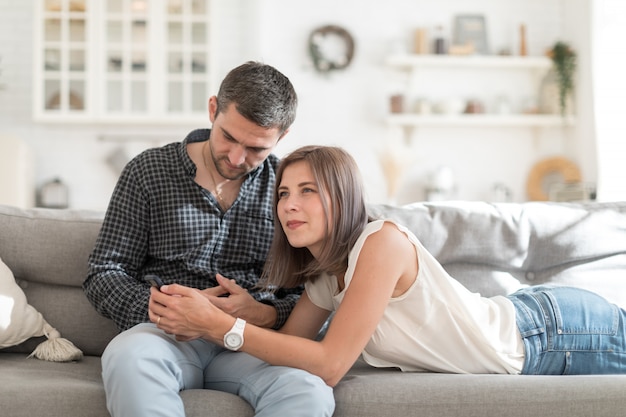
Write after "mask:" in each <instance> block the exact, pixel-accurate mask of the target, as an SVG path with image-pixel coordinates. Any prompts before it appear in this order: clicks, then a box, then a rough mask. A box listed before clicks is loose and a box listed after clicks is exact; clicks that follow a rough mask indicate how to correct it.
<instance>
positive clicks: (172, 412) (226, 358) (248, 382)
mask: <svg viewBox="0 0 626 417" xmlns="http://www.w3.org/2000/svg"><path fill="white" fill-rule="evenodd" d="M102 378H103V380H104V388H105V391H106V397H107V408H108V410H109V412H110V413H111V415H112V416H114V417H120V416H128V417H148V416H150V417H157V416H163V417H173V416H184V415H185V410H184V406H183V402H182V400H181V398H180V395H179V392H180V391H181V390H186V389H203V388H204V389H213V390H219V391H224V392H229V393H232V394H235V395H238V396H240V397H241V398H243V399H244V400H246V401H247V402H248V403H249V404H250V405H251V406H252V408H254V410H255V413H256V414H255V415H256V416H272V417H274V416H329V417H330V416H331V415H332V414H333V411H334V408H335V400H334V397H333V391H332V389H331V388H330V387H329V386H328V385H326V384H325V383H324V381H323V380H322V379H321V378H319V377H317V376H315V375H312V374H310V373H308V372H306V371H303V370H300V369H294V368H288V367H282V366H271V365H268V364H267V363H265V362H263V361H261V360H259V359H257V358H255V357H253V356H250V355H248V354H246V353H243V352H231V351H229V350H225V349H224V348H222V347H220V346H217V345H214V344H212V343H209V342H207V341H204V340H193V341H191V342H178V341H176V339H175V338H174V337H173V336H170V335H167V334H165V333H164V332H163V331H161V330H159V329H157V328H156V326H155V325H154V324H152V323H143V324H139V325H137V326H135V327H133V328H131V329H129V330H126V331H125V332H122V333H120V334H119V335H117V336H116V337H115V338H114V339H113V340H112V341H111V343H110V344H109V345H108V346H107V348H106V350H105V351H104V354H103V355H102ZM207 407H211V404H207Z"/></svg>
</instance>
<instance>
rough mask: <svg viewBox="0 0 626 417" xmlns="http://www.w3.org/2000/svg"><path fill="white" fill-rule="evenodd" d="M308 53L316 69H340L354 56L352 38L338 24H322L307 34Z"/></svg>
mask: <svg viewBox="0 0 626 417" xmlns="http://www.w3.org/2000/svg"><path fill="white" fill-rule="evenodd" d="M309 53H310V54H311V58H312V59H313V64H314V65H315V69H316V70H317V71H319V72H323V73H326V72H330V71H335V70H342V69H344V68H347V67H348V65H350V62H352V58H353V57H354V39H353V38H352V35H350V33H348V31H347V30H345V29H344V28H342V27H340V26H335V25H327V26H322V27H320V28H317V29H315V30H314V31H313V32H311V35H310V36H309Z"/></svg>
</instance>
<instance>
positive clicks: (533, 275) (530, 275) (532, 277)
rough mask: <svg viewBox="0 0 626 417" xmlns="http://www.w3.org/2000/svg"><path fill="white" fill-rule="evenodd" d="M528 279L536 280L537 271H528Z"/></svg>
mask: <svg viewBox="0 0 626 417" xmlns="http://www.w3.org/2000/svg"><path fill="white" fill-rule="evenodd" d="M526 279H527V280H529V281H534V280H535V273H534V272H532V271H529V272H526Z"/></svg>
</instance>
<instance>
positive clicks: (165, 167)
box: [83, 129, 302, 330]
mask: <svg viewBox="0 0 626 417" xmlns="http://www.w3.org/2000/svg"><path fill="white" fill-rule="evenodd" d="M209 134H210V131H209V130H208V129H199V130H195V131H193V132H191V133H190V134H189V135H188V136H187V138H185V140H184V141H183V142H180V143H172V144H169V145H166V146H164V147H162V148H155V149H149V150H147V151H144V152H143V153H141V154H140V155H138V156H137V157H135V158H134V159H133V160H132V161H131V162H130V163H128V165H127V166H126V167H125V168H124V171H123V172H122V174H121V176H120V179H119V181H118V183H117V185H116V187H115V190H114V191H113V195H112V197H111V202H110V204H109V207H108V209H107V212H106V215H105V218H104V222H103V224H102V229H101V230H100V234H99V236H98V239H97V241H96V245H95V248H94V250H93V252H92V254H91V256H90V257H89V271H88V275H87V279H86V280H85V282H84V284H83V288H84V290H85V294H86V295H87V298H88V299H89V301H90V302H91V303H92V304H93V305H94V306H95V308H96V310H97V311H98V312H99V313H100V314H102V315H104V316H106V317H109V318H111V319H113V320H114V321H115V323H116V325H117V327H118V328H119V329H120V330H125V329H128V328H130V327H132V326H134V325H135V324H137V323H141V322H145V321H148V298H149V295H150V293H149V286H148V284H146V283H145V282H143V277H144V276H145V275H147V274H156V275H159V276H160V277H161V278H162V279H163V281H164V282H165V283H179V284H182V285H186V286H190V287H195V288H200V289H204V288H207V287H213V286H215V285H217V282H216V280H215V274H217V273H220V274H222V275H224V276H225V277H227V278H233V279H235V280H236V282H237V284H239V285H240V286H241V287H243V288H245V289H247V290H249V291H250V293H251V294H252V295H253V297H254V298H255V299H256V300H258V301H261V302H264V303H268V304H271V305H274V306H275V307H276V310H277V312H278V320H277V322H276V326H275V327H276V328H278V327H280V326H282V324H284V322H285V320H286V319H287V317H288V315H289V313H290V312H291V310H292V308H293V306H294V305H295V303H296V301H297V299H298V297H299V295H300V294H301V292H302V289H301V288H298V289H289V290H279V291H277V292H276V293H275V294H272V293H269V292H260V291H259V290H258V289H256V288H254V286H255V284H256V283H257V281H258V279H259V277H260V275H261V272H262V270H263V265H264V263H265V259H266V257H267V254H268V251H269V248H270V245H271V242H272V236H273V232H274V226H273V213H272V195H273V189H274V183H275V180H276V167H277V164H278V158H277V157H276V156H274V155H270V156H269V157H268V158H267V159H266V160H265V162H263V164H261V166H259V167H258V168H257V169H255V170H254V171H253V172H251V173H250V174H249V175H248V176H247V177H246V179H245V181H244V183H243V184H242V186H241V191H240V193H239V196H238V197H237V199H236V200H235V202H234V204H233V205H232V207H231V208H230V209H229V210H228V211H226V212H225V213H224V212H222V211H221V209H220V208H219V206H218V204H217V201H216V200H215V198H214V197H213V196H212V195H211V194H210V193H209V192H208V191H207V190H205V189H203V188H202V187H201V186H199V185H198V184H196V183H195V182H194V178H195V174H196V166H195V164H194V163H193V162H192V161H191V159H190V158H189V155H188V154H187V151H186V144H187V143H191V142H201V141H205V140H207V139H208V138H209Z"/></svg>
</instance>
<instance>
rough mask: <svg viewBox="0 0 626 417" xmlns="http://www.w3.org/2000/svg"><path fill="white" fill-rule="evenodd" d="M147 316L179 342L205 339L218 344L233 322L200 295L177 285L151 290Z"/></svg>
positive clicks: (195, 290)
mask: <svg viewBox="0 0 626 417" xmlns="http://www.w3.org/2000/svg"><path fill="white" fill-rule="evenodd" d="M148 315H149V317H150V321H152V322H153V323H155V324H156V325H157V327H158V328H160V329H162V330H163V331H165V332H166V333H168V334H173V335H176V339H177V340H181V341H189V340H194V339H198V338H204V339H207V340H210V341H212V342H214V343H218V344H221V343H222V337H223V335H224V333H226V332H227V331H228V329H229V328H230V327H228V326H229V325H230V326H232V323H233V322H234V319H233V318H232V317H231V316H229V315H228V314H226V313H225V312H223V311H222V310H220V309H219V308H217V307H216V306H214V305H213V304H212V303H211V301H210V299H209V298H208V297H206V296H204V295H203V294H202V293H201V291H199V290H197V289H194V288H189V287H185V286H182V285H178V284H172V285H164V286H162V287H161V289H160V290H158V289H156V288H151V289H150V301H149V303H148Z"/></svg>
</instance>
